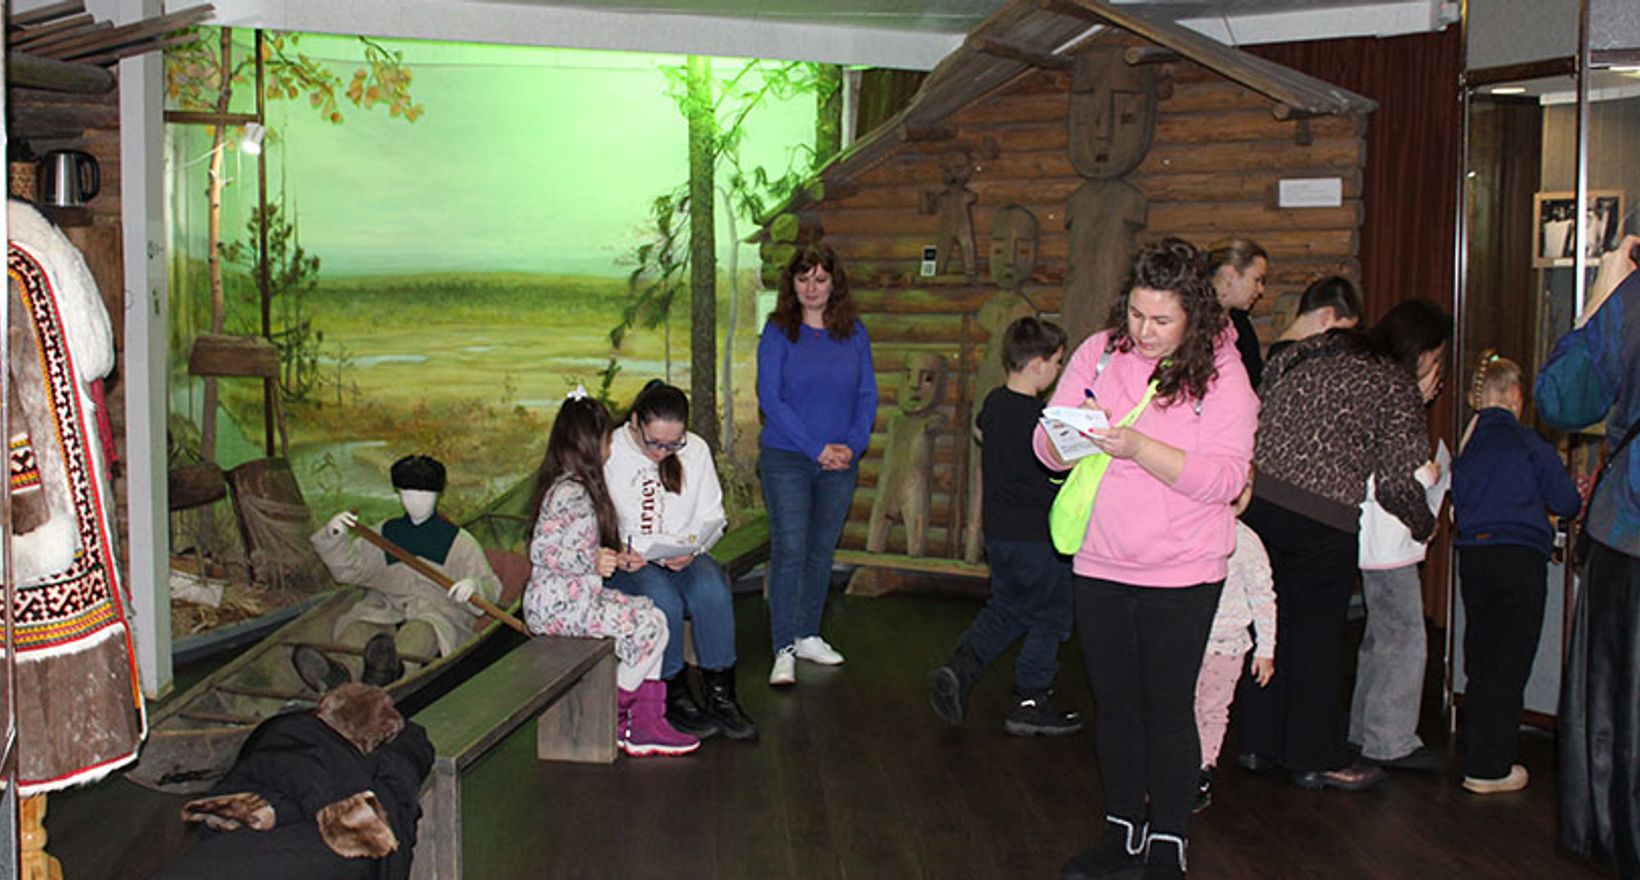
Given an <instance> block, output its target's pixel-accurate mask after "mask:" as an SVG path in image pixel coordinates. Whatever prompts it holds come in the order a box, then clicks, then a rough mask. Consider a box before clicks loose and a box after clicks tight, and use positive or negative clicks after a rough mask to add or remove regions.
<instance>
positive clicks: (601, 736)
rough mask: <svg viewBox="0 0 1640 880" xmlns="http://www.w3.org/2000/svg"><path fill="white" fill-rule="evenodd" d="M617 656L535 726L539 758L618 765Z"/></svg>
mask: <svg viewBox="0 0 1640 880" xmlns="http://www.w3.org/2000/svg"><path fill="white" fill-rule="evenodd" d="M616 662H617V661H616V659H615V653H614V652H613V651H611V652H609V653H606V654H605V655H604V656H603V659H601V660H599V661H598V663H597V665H595V666H593V667H592V668H591V669H589V670H587V673H586V674H585V675H583V676H581V678H580V680H579V681H577V682H575V684H573V685H571V686H570V689H569V690H568V691H566V692H565V693H564V695H563V696H561V697H559V698H558V699H557V700H556V701H554V702H553V704H552V705H550V706H548V707H547V711H545V712H543V713H541V718H540V720H539V721H537V722H536V726H535V755H536V757H537V758H540V759H541V760H543V761H580V762H584V763H591V764H611V763H614V761H615V663H616Z"/></svg>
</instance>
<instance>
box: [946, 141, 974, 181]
mask: <svg viewBox="0 0 1640 880" xmlns="http://www.w3.org/2000/svg"><path fill="white" fill-rule="evenodd" d="M973 175H974V160H973V158H972V157H971V156H969V155H968V151H967V150H946V151H945V152H943V153H941V154H940V179H942V180H944V181H945V185H946V186H962V185H963V184H965V183H967V182H968V178H970V177H972V176H973Z"/></svg>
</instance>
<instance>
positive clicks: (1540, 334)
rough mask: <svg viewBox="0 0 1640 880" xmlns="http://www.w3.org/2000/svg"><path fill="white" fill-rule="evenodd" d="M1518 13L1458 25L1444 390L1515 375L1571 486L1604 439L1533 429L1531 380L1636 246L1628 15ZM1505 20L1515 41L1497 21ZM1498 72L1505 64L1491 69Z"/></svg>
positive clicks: (1543, 701) (1569, 580)
mask: <svg viewBox="0 0 1640 880" xmlns="http://www.w3.org/2000/svg"><path fill="white" fill-rule="evenodd" d="M1516 6H1518V4H1513V3H1512V2H1500V3H1497V4H1488V6H1487V7H1486V8H1485V9H1480V10H1477V9H1476V8H1475V7H1473V6H1471V7H1470V8H1469V9H1467V10H1466V13H1465V15H1466V18H1465V24H1464V26H1465V36H1466V57H1467V62H1468V63H1467V65H1466V71H1465V74H1464V89H1463V101H1464V167H1463V168H1462V175H1463V181H1464V187H1463V190H1462V202H1461V206H1460V211H1461V213H1460V217H1459V224H1458V226H1459V236H1458V239H1459V240H1458V261H1457V263H1458V267H1459V268H1458V279H1457V283H1458V287H1459V297H1460V299H1459V303H1460V306H1459V316H1460V317H1459V326H1458V328H1457V346H1456V356H1455V359H1454V362H1453V368H1454V379H1455V380H1457V381H1456V383H1455V384H1456V385H1457V387H1458V388H1459V389H1460V390H1462V391H1464V392H1467V391H1468V383H1469V381H1470V377H1471V376H1472V375H1473V373H1474V370H1475V367H1476V364H1477V360H1478V358H1479V356H1480V355H1481V354H1482V352H1484V351H1486V350H1488V349H1491V350H1495V351H1497V352H1498V353H1500V354H1502V355H1504V356H1505V357H1509V358H1511V359H1513V360H1515V361H1518V362H1519V363H1520V364H1521V367H1522V368H1523V373H1524V379H1525V382H1524V384H1525V390H1526V394H1527V400H1526V403H1525V406H1524V408H1523V415H1522V418H1523V420H1525V421H1526V422H1527V423H1528V424H1532V425H1534V426H1536V427H1538V428H1539V429H1540V430H1542V432H1543V433H1544V434H1545V436H1547V437H1549V438H1550V439H1551V440H1552V441H1555V442H1556V443H1557V445H1558V447H1559V448H1560V450H1561V451H1562V453H1563V454H1564V456H1565V458H1566V461H1567V466H1568V468H1570V469H1571V470H1572V471H1573V473H1574V474H1575V475H1578V476H1586V475H1587V474H1589V473H1590V472H1591V471H1592V470H1593V469H1594V467H1595V466H1596V464H1597V463H1598V458H1599V455H1600V450H1601V449H1602V448H1603V441H1604V437H1603V430H1604V429H1603V426H1602V425H1599V424H1596V425H1590V426H1587V427H1586V428H1584V429H1581V430H1580V431H1578V432H1574V433H1572V434H1557V433H1554V432H1550V431H1548V430H1546V429H1544V428H1543V426H1542V425H1541V424H1540V423H1538V421H1537V419H1536V416H1535V411H1534V408H1533V405H1532V401H1531V380H1532V377H1534V376H1536V375H1537V372H1538V370H1539V368H1540V367H1541V366H1542V365H1543V363H1544V362H1545V361H1546V360H1547V359H1548V356H1549V353H1550V352H1551V351H1552V350H1553V348H1554V345H1555V343H1556V341H1558V340H1559V339H1560V337H1561V336H1563V335H1564V334H1565V333H1566V332H1567V331H1568V330H1570V329H1571V328H1572V327H1573V325H1574V322H1576V321H1577V320H1578V317H1579V315H1581V314H1583V313H1584V311H1585V309H1586V308H1587V309H1589V310H1591V311H1592V309H1593V307H1594V306H1597V305H1598V303H1592V304H1591V303H1590V302H1589V299H1590V288H1591V287H1592V285H1593V283H1594V281H1595V277H1596V272H1597V269H1598V267H1599V263H1600V259H1601V257H1602V256H1603V255H1605V254H1607V253H1610V252H1612V251H1614V250H1618V249H1620V248H1624V247H1626V245H1625V236H1628V235H1634V234H1637V233H1640V222H1637V213H1640V7H1636V6H1635V5H1634V4H1632V3H1621V2H1616V0H1582V2H1564V0H1560V2H1555V3H1545V4H1533V5H1531V7H1530V10H1529V11H1526V7H1520V8H1515V7H1516ZM1525 14H1530V15H1540V16H1547V17H1546V18H1545V19H1544V21H1545V22H1546V24H1545V25H1544V27H1542V28H1539V29H1534V28H1523V27H1521V26H1520V25H1521V24H1522V22H1521V21H1520V20H1519V19H1518V16H1519V15H1525ZM1481 15H1484V16H1486V17H1484V18H1478V17H1477V16H1481ZM1510 18H1515V19H1516V20H1515V21H1513V25H1514V26H1513V27H1508V26H1506V25H1505V24H1503V23H1501V22H1502V21H1503V20H1506V19H1510ZM1573 24H1575V28H1574V27H1572V26H1571V25H1573ZM1498 61H1501V62H1504V63H1489V62H1498ZM1462 396H1463V397H1467V396H1468V395H1467V393H1465V394H1463V395H1462ZM1457 412H1458V423H1457V425H1456V426H1455V428H1456V431H1457V432H1458V433H1457V436H1463V431H1464V428H1465V426H1466V425H1467V424H1468V423H1469V421H1470V419H1471V417H1472V416H1473V414H1474V411H1473V409H1472V408H1471V406H1470V404H1469V401H1468V400H1467V399H1465V400H1460V401H1459V403H1458V406H1457ZM1559 555H1560V554H1559V553H1558V552H1557V554H1556V558H1555V559H1554V560H1553V561H1552V562H1551V565H1550V572H1549V590H1548V607H1547V609H1546V613H1545V615H1544V624H1543V631H1542V640H1541V642H1540V643H1539V648H1538V653H1537V659H1536V663H1535V665H1534V668H1533V673H1532V678H1531V680H1530V682H1529V683H1528V686H1527V693H1526V708H1527V713H1528V714H1527V717H1528V720H1530V721H1532V722H1533V723H1538V724H1542V725H1545V726H1550V725H1552V723H1553V718H1554V715H1555V712H1556V704H1557V701H1558V696H1559V685H1560V666H1561V657H1562V654H1563V645H1564V642H1565V638H1564V636H1565V634H1566V633H1567V632H1568V631H1569V623H1570V611H1571V608H1572V601H1571V600H1572V597H1573V596H1575V595H1576V592H1575V591H1576V589H1577V583H1576V577H1575V576H1574V575H1573V573H1571V572H1569V571H1568V570H1567V568H1566V567H1565V566H1564V565H1562V564H1561V559H1560V558H1559ZM1458 577H1459V576H1458V572H1457V567H1456V566H1453V570H1452V574H1451V578H1450V580H1451V592H1450V593H1449V595H1448V599H1449V601H1448V609H1449V610H1448V623H1449V625H1448V627H1447V635H1448V650H1447V658H1448V673H1449V674H1448V678H1447V680H1448V683H1449V693H1450V694H1452V695H1454V696H1455V697H1456V698H1457V699H1456V700H1449V701H1448V705H1449V707H1454V708H1455V705H1456V702H1457V701H1458V700H1461V694H1462V692H1463V689H1464V685H1465V678H1464V675H1463V650H1462V649H1463V633H1464V620H1463V609H1462V603H1461V602H1459V601H1457V591H1458V586H1459V585H1458ZM1452 717H1453V718H1455V717H1456V716H1455V714H1454V715H1453V716H1452Z"/></svg>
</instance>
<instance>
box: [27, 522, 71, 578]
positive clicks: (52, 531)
mask: <svg viewBox="0 0 1640 880" xmlns="http://www.w3.org/2000/svg"><path fill="white" fill-rule="evenodd" d="M79 548H80V541H79V529H77V528H75V526H74V521H73V518H72V517H62V516H52V517H51V518H50V519H48V520H46V522H45V524H44V525H42V526H40V527H39V528H37V529H35V530H34V531H32V532H29V533H28V534H26V535H15V536H13V537H12V539H11V558H12V564H13V565H15V566H17V570H18V571H20V572H22V573H23V576H22V586H25V587H31V586H33V585H35V584H37V583H40V582H41V581H43V580H45V579H46V578H47V577H51V576H53V575H56V574H59V573H61V572H62V571H64V570H65V569H67V568H68V567H69V566H70V565H73V564H74V552H75V551H76V550H78V549H79Z"/></svg>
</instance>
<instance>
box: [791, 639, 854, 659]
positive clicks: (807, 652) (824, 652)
mask: <svg viewBox="0 0 1640 880" xmlns="http://www.w3.org/2000/svg"><path fill="white" fill-rule="evenodd" d="M793 644H794V647H796V649H797V657H798V659H800V660H807V661H809V662H810V663H818V664H820V665H821V666H841V665H843V655H842V654H839V653H837V649H836V648H833V647H832V646H830V645H828V644H826V640H825V639H822V638H820V637H819V636H804V637H803V638H800V639H798V640H797V641H796V642H794V643H793Z"/></svg>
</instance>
